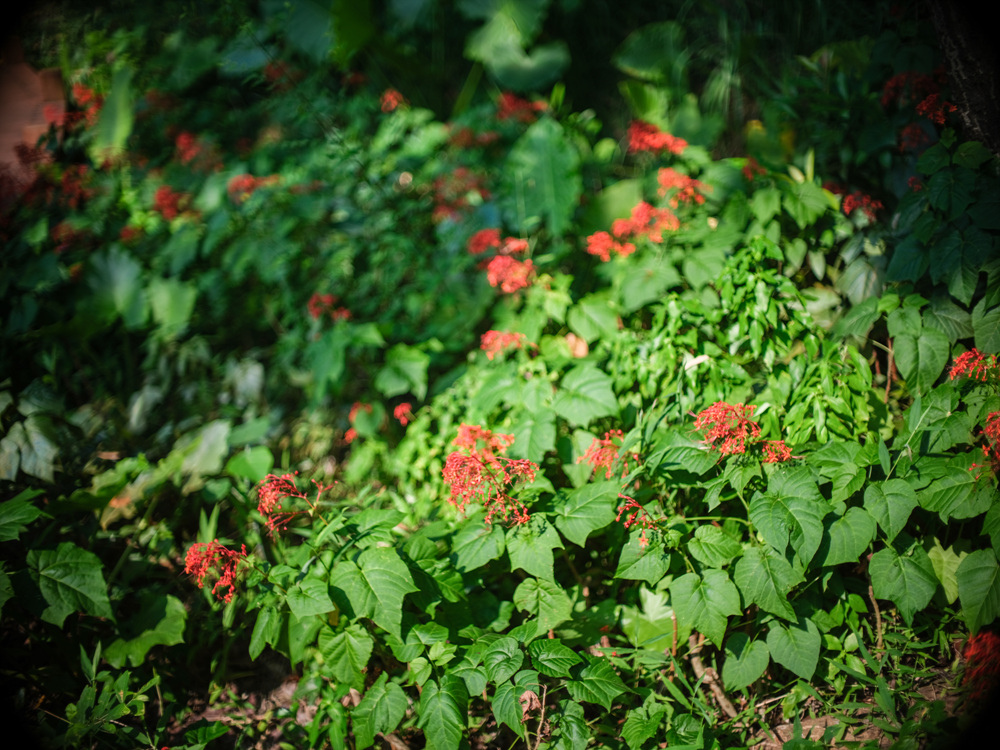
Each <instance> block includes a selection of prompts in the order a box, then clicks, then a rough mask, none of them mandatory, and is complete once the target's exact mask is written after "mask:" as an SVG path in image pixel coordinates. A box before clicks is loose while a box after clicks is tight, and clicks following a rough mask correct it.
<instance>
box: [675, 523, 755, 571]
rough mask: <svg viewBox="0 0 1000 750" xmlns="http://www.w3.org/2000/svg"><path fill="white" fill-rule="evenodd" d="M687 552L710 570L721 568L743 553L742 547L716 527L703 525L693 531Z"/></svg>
mask: <svg viewBox="0 0 1000 750" xmlns="http://www.w3.org/2000/svg"><path fill="white" fill-rule="evenodd" d="M687 550H688V552H689V553H690V554H691V557H693V558H694V559H695V560H697V561H698V562H700V563H704V564H705V565H707V566H709V567H710V568H722V567H725V566H726V565H728V564H729V563H731V562H732V561H733V558H735V557H736V556H737V555H739V554H740V553H741V552H742V551H743V545H741V544H740V543H739V542H737V541H736V540H735V539H733V538H732V537H731V536H729V535H728V534H727V533H726V532H724V531H723V530H722V529H720V528H719V527H718V526H713V525H711V524H703V525H701V526H699V527H698V528H697V529H695V532H694V537H693V538H692V539H691V540H690V541H689V542H688V544H687Z"/></svg>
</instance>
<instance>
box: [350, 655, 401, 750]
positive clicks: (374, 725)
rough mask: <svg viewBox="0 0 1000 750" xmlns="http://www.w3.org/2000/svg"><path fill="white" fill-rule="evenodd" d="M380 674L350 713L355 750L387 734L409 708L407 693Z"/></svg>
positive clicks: (369, 744)
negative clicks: (376, 736)
mask: <svg viewBox="0 0 1000 750" xmlns="http://www.w3.org/2000/svg"><path fill="white" fill-rule="evenodd" d="M388 679H389V675H388V674H387V673H386V672H382V673H381V674H380V675H379V676H378V679H377V680H375V682H374V684H373V685H372V686H371V687H370V688H368V690H366V691H365V697H364V698H362V699H361V702H360V703H359V704H358V705H357V707H356V708H355V709H354V710H353V711H351V725H352V727H353V729H354V739H355V741H356V743H357V747H359V748H362V747H371V746H372V745H373V744H374V743H375V735H376V734H388V733H390V732H392V731H393V730H394V729H395V728H396V727H398V726H399V722H401V721H402V720H403V716H405V715H406V709H407V707H408V705H409V703H408V701H407V700H406V693H404V692H403V690H402V688H400V687H399V685H397V684H396V683H394V682H389V681H388Z"/></svg>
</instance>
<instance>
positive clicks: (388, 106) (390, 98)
mask: <svg viewBox="0 0 1000 750" xmlns="http://www.w3.org/2000/svg"><path fill="white" fill-rule="evenodd" d="M405 101H406V99H404V98H403V95H402V94H400V93H399V92H398V91H396V89H386V90H385V91H383V92H382V99H381V105H382V111H383V112H392V111H393V110H394V109H396V107H398V106H399V105H400V104H402V103H403V102H405Z"/></svg>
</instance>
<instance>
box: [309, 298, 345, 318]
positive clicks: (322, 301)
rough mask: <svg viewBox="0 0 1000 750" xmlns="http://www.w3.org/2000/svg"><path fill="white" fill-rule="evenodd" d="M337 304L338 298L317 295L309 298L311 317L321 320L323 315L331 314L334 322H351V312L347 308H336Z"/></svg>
mask: <svg viewBox="0 0 1000 750" xmlns="http://www.w3.org/2000/svg"><path fill="white" fill-rule="evenodd" d="M336 303H337V297H336V296H334V295H332V294H319V293H316V294H314V295H313V296H312V297H310V298H309V303H308V305H307V307H308V309H309V315H310V317H311V318H312V319H313V320H319V318H320V317H321V316H322V315H323V314H329V315H330V318H331V319H333V320H350V318H351V311H350V310H348V309H347V308H346V307H334V305H335V304H336Z"/></svg>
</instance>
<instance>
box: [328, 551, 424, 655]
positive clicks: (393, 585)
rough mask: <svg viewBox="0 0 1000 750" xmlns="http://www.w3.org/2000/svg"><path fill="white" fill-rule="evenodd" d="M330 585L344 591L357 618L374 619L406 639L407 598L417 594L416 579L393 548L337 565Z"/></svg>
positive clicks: (362, 554)
mask: <svg viewBox="0 0 1000 750" xmlns="http://www.w3.org/2000/svg"><path fill="white" fill-rule="evenodd" d="M330 585H331V586H333V587H334V588H335V589H339V590H340V591H342V592H343V593H344V594H345V595H346V597H347V599H348V601H350V605H351V608H352V609H353V610H354V614H355V616H356V617H370V618H371V619H372V620H374V621H375V623H376V624H377V625H379V626H380V627H382V628H383V629H385V630H387V631H388V632H390V633H392V634H393V635H395V636H396V637H397V638H402V632H401V628H400V623H401V620H402V614H403V597H405V596H406V594H408V593H410V592H413V591H416V590H417V587H416V586H414V585H413V577H412V576H411V575H410V571H409V569H408V568H407V567H406V563H404V562H403V561H402V559H400V557H399V553H398V552H397V551H396V550H395V549H394V548H390V547H369V548H368V549H366V550H365V551H364V552H362V553H361V554H360V555H359V556H358V562H357V564H356V565H355V564H354V563H353V562H351V561H349V560H343V561H341V562H340V563H338V564H337V566H336V567H335V568H334V569H333V573H332V574H331V576H330Z"/></svg>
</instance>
